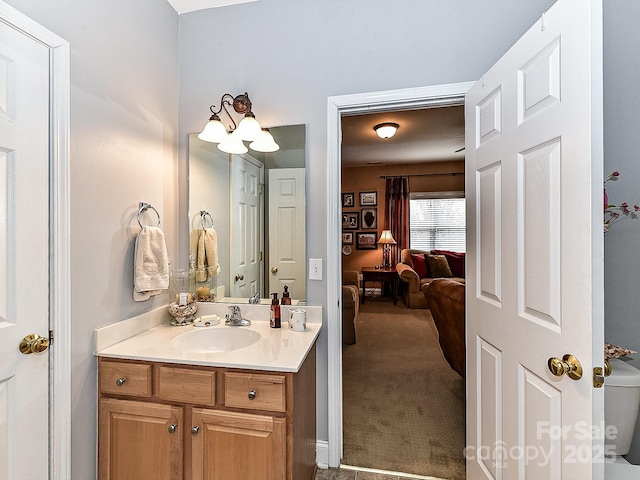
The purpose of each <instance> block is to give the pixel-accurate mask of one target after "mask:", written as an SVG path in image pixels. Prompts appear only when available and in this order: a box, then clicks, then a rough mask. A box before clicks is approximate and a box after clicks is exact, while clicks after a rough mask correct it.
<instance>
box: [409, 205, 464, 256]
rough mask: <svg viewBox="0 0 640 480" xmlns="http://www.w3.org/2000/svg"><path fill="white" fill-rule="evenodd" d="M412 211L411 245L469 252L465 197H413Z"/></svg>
mask: <svg viewBox="0 0 640 480" xmlns="http://www.w3.org/2000/svg"><path fill="white" fill-rule="evenodd" d="M409 210H410V229H409V230H410V241H409V243H410V247H411V248H415V249H418V250H434V249H437V250H453V251H454V252H465V251H466V230H465V228H466V222H465V199H464V198H412V199H411V200H410V202H409Z"/></svg>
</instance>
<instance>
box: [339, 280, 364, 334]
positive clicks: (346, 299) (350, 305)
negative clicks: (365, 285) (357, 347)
mask: <svg viewBox="0 0 640 480" xmlns="http://www.w3.org/2000/svg"><path fill="white" fill-rule="evenodd" d="M360 277H361V275H360V272H358V271H357V270H344V271H343V272H342V343H346V344H347V345H352V344H354V343H356V320H357V318H358V310H359V309H360V283H361V279H360Z"/></svg>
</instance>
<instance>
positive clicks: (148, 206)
mask: <svg viewBox="0 0 640 480" xmlns="http://www.w3.org/2000/svg"><path fill="white" fill-rule="evenodd" d="M148 209H151V210H153V211H154V212H156V215H157V216H158V227H159V226H160V214H159V213H158V210H156V209H155V208H154V206H153V205H151V204H150V203H145V202H140V203H138V225H140V228H142V222H141V221H140V218H141V216H142V214H143V213H144V212H146V211H147V210H148Z"/></svg>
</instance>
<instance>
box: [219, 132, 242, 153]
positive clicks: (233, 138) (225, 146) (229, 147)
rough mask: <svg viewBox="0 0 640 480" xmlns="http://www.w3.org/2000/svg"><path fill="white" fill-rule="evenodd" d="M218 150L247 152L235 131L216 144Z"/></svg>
mask: <svg viewBox="0 0 640 480" xmlns="http://www.w3.org/2000/svg"><path fill="white" fill-rule="evenodd" d="M218 150H222V151H223V152H225V153H247V152H248V151H249V149H248V148H247V147H246V146H245V144H244V143H242V139H241V138H240V136H239V135H238V134H237V131H234V132H232V133H231V134H230V135H227V139H226V140H225V141H224V142H222V143H220V144H219V145H218Z"/></svg>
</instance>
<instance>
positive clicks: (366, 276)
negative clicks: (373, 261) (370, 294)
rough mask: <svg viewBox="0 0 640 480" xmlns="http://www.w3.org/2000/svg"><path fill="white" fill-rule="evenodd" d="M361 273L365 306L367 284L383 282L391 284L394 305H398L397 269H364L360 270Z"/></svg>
mask: <svg viewBox="0 0 640 480" xmlns="http://www.w3.org/2000/svg"><path fill="white" fill-rule="evenodd" d="M360 273H362V304H363V305H364V300H365V292H366V289H365V287H366V285H367V282H381V283H382V284H385V283H388V284H390V286H391V298H393V304H394V305H395V304H396V295H397V293H398V272H396V269H395V268H375V267H362V268H361V269H360Z"/></svg>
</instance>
